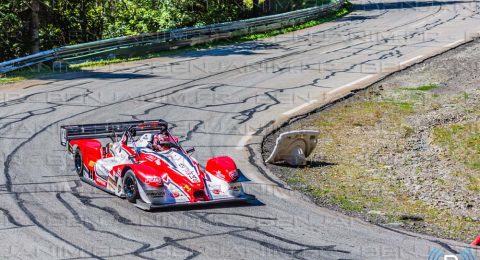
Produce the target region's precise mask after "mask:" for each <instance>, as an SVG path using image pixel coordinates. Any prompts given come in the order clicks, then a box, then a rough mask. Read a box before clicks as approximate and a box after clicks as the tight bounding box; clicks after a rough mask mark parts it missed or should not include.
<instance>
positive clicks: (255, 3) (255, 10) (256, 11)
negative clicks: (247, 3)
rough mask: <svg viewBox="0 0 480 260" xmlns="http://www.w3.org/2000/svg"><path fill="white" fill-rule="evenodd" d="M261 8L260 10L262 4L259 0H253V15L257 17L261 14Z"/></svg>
mask: <svg viewBox="0 0 480 260" xmlns="http://www.w3.org/2000/svg"><path fill="white" fill-rule="evenodd" d="M259 10H260V4H259V0H253V10H252V11H253V16H254V17H257V16H258V15H259V13H260V12H259Z"/></svg>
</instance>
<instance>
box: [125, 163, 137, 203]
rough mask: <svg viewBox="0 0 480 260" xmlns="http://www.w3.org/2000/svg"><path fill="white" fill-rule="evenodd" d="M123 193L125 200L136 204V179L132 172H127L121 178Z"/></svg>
mask: <svg viewBox="0 0 480 260" xmlns="http://www.w3.org/2000/svg"><path fill="white" fill-rule="evenodd" d="M123 191H124V193H125V198H126V199H127V200H128V201H129V202H131V203H135V202H137V199H138V198H139V197H140V194H139V192H138V183H137V179H136V178H135V175H134V174H133V172H132V170H128V171H127V172H126V173H125V176H124V177H123Z"/></svg>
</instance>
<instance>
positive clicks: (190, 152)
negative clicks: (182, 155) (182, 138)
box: [185, 147, 195, 154]
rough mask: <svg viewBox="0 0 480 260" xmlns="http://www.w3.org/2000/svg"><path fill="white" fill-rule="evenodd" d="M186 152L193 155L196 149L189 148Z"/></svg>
mask: <svg viewBox="0 0 480 260" xmlns="http://www.w3.org/2000/svg"><path fill="white" fill-rule="evenodd" d="M185 152H186V153H188V154H192V153H193V152H195V147H190V148H187V149H185Z"/></svg>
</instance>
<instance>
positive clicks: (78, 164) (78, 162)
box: [73, 149, 83, 177]
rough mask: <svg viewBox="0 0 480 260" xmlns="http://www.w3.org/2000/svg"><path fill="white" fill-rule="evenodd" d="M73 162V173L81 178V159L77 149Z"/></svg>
mask: <svg viewBox="0 0 480 260" xmlns="http://www.w3.org/2000/svg"><path fill="white" fill-rule="evenodd" d="M73 161H74V163H75V171H76V172H77V174H78V176H79V177H83V157H82V153H81V152H80V150H79V149H76V150H75V154H74V157H73Z"/></svg>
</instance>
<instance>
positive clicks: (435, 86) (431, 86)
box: [400, 83, 438, 91]
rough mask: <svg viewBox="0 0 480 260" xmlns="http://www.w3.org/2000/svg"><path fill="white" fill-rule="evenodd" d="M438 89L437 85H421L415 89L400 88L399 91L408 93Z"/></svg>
mask: <svg viewBox="0 0 480 260" xmlns="http://www.w3.org/2000/svg"><path fill="white" fill-rule="evenodd" d="M436 88H438V85H436V84H431V83H430V84H427V85H422V86H419V87H416V88H400V89H401V90H410V91H430V90H432V89H436Z"/></svg>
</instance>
